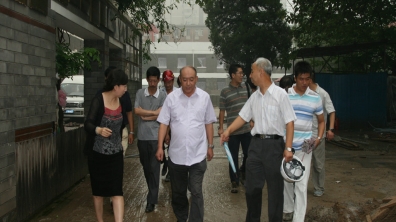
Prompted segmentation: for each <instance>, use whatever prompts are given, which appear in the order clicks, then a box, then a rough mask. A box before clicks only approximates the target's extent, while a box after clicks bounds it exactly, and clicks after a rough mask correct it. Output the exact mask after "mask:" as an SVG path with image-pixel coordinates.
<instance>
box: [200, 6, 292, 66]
mask: <svg viewBox="0 0 396 222" xmlns="http://www.w3.org/2000/svg"><path fill="white" fill-rule="evenodd" d="M203 2H204V4H203V9H204V11H205V12H206V13H207V14H208V17H207V19H206V26H207V27H208V28H209V29H210V36H209V39H210V41H211V43H212V45H213V50H214V52H215V55H216V56H217V57H218V58H219V59H220V60H223V61H224V62H226V63H227V64H231V63H239V64H241V65H243V66H244V67H245V73H250V68H251V67H250V65H251V63H253V62H254V61H255V59H256V58H258V57H265V58H267V59H269V60H270V61H271V62H272V65H273V66H281V67H285V68H289V67H290V66H291V65H290V62H289V53H290V50H291V38H292V34H291V29H290V27H289V26H288V24H287V23H286V22H285V18H286V11H285V10H284V9H283V8H282V4H281V3H280V2H279V0H278V1H276V0H266V1H263V0H233V1H228V0H204V1H203Z"/></svg>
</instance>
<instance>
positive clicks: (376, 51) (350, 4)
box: [288, 0, 396, 71]
mask: <svg viewBox="0 0 396 222" xmlns="http://www.w3.org/2000/svg"><path fill="white" fill-rule="evenodd" d="M293 4H294V12H293V13H291V14H290V15H289V17H288V21H289V22H291V23H292V24H293V36H294V39H295V42H296V45H297V48H305V47H314V46H337V45H351V44H363V43H378V42H382V43H386V44H387V46H385V47H375V48H371V49H369V50H364V51H360V52H358V53H354V54H352V55H349V56H345V57H341V58H340V60H339V61H335V60H334V59H333V62H336V63H338V64H339V65H340V66H341V67H340V68H341V69H344V70H356V71H382V70H388V69H390V68H392V66H395V63H396V41H395V39H396V26H395V25H396V24H394V22H395V21H396V10H395V9H396V2H395V1H390V0H356V1H349V0H321V1H317V0H293ZM392 23H393V24H394V25H393V26H392V25H391V24H392Z"/></svg>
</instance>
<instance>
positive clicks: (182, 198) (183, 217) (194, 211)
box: [168, 158, 206, 222]
mask: <svg viewBox="0 0 396 222" xmlns="http://www.w3.org/2000/svg"><path fill="white" fill-rule="evenodd" d="M168 167H169V173H170V177H171V187H172V208H173V212H174V213H175V215H176V218H177V221H182V222H185V221H187V219H188V218H189V220H188V221H189V222H197V221H199V222H202V221H203V220H204V219H203V218H204V200H203V194H202V182H203V178H204V174H205V171H206V159H204V160H203V161H201V162H199V163H196V164H194V165H191V166H185V165H177V164H175V163H173V162H172V160H171V159H170V158H169V159H168ZM187 186H188V188H189V190H190V192H191V208H190V217H189V216H188V215H189V213H188V209H189V203H188V199H187Z"/></svg>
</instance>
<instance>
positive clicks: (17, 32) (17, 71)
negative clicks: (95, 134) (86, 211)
mask: <svg viewBox="0 0 396 222" xmlns="http://www.w3.org/2000/svg"><path fill="white" fill-rule="evenodd" d="M0 9H1V10H0V221H15V218H16V215H15V209H16V181H17V179H16V178H17V174H16V172H17V169H16V164H15V163H16V156H15V147H16V145H15V130H17V129H21V128H25V127H30V126H34V125H40V124H43V123H48V122H53V121H55V118H56V112H55V105H56V97H55V95H56V89H55V29H54V21H53V20H52V19H51V18H50V17H49V16H44V15H42V14H40V13H37V12H36V11H34V10H31V9H29V8H28V7H26V6H24V5H21V4H19V3H17V2H16V1H13V0H3V1H0Z"/></svg>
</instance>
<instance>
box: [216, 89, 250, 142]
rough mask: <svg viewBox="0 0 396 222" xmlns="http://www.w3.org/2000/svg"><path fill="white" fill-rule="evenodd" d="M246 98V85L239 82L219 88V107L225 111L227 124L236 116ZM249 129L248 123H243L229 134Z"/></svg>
mask: <svg viewBox="0 0 396 222" xmlns="http://www.w3.org/2000/svg"><path fill="white" fill-rule="evenodd" d="M247 100H248V95H247V90H246V86H244V85H242V84H240V85H239V86H237V87H235V86H233V85H231V83H230V84H229V85H228V87H227V88H224V89H223V90H221V93H220V101H219V109H220V110H225V111H226V112H227V126H230V125H231V123H232V122H234V120H235V119H236V118H237V117H238V114H239V111H241V109H242V107H243V105H245V103H246V101H247ZM249 131H250V125H249V123H245V124H244V125H243V126H242V127H241V128H239V129H238V130H236V131H235V132H233V133H232V134H231V135H239V134H243V133H247V132H249Z"/></svg>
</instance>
